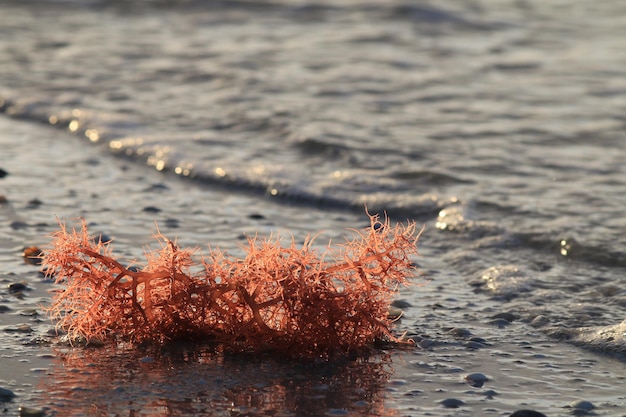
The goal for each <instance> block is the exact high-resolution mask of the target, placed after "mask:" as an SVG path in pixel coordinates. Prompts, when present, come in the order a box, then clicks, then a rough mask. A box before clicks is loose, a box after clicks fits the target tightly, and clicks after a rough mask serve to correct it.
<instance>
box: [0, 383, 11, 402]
mask: <svg viewBox="0 0 626 417" xmlns="http://www.w3.org/2000/svg"><path fill="white" fill-rule="evenodd" d="M13 397H15V394H14V393H13V391H11V390H10V389H6V388H2V387H0V401H2V402H6V401H11V399H12V398H13Z"/></svg>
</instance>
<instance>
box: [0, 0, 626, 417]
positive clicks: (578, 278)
mask: <svg viewBox="0 0 626 417" xmlns="http://www.w3.org/2000/svg"><path fill="white" fill-rule="evenodd" d="M623 8H624V7H623V5H622V4H621V3H620V2H617V1H607V2H602V3H600V4H593V5H591V4H588V3H587V2H583V1H574V2H562V3H559V2H550V3H549V4H544V2H539V1H526V2H521V3H517V4H515V5H511V4H510V3H509V2H500V1H490V2H472V3H471V4H470V3H468V4H458V3H457V2H452V1H450V2H448V1H443V2H437V5H436V6H434V5H430V4H426V3H407V2H401V1H391V2H385V4H384V5H382V4H378V2H376V3H368V2H364V1H342V2H339V1H337V2H330V1H329V2H322V1H318V2H309V3H306V4H302V3H299V2H290V1H287V0H284V1H277V2H271V3H269V2H262V1H258V2H247V3H245V4H244V3H240V2H203V1H188V2H176V3H174V2H150V1H146V2H139V1H137V2H132V3H130V4H129V3H120V2H115V1H97V0H93V1H87V0H85V1H79V0H77V1H26V2H24V1H19V2H18V1H8V2H3V4H2V5H1V6H0V54H1V56H3V57H4V58H5V59H2V60H0V97H1V98H2V100H1V101H2V105H1V106H0V107H1V108H2V110H3V112H4V113H5V115H6V116H8V117H12V118H18V119H21V121H22V122H21V123H17V122H15V121H12V120H10V119H8V118H3V119H1V120H0V121H1V123H2V127H3V130H2V134H0V143H1V144H2V151H1V152H0V168H2V169H4V170H6V171H7V172H8V173H9V175H8V176H6V177H5V178H1V179H0V184H1V185H2V188H1V192H0V194H2V195H4V196H5V197H6V198H7V199H8V201H9V203H8V204H2V206H1V210H2V212H1V214H2V217H1V218H2V222H3V224H2V226H1V227H0V236H1V237H2V240H3V243H2V245H1V246H2V247H1V253H0V256H2V271H1V274H2V275H1V276H0V279H3V280H4V281H6V282H7V283H10V282H19V281H22V280H24V281H26V282H28V283H29V285H30V286H32V287H33V289H31V291H30V292H27V293H25V295H26V298H25V299H24V300H17V299H15V297H13V296H12V295H11V294H9V293H8V292H7V290H5V291H4V292H3V293H1V294H0V297H2V298H1V302H0V304H2V305H6V306H10V308H11V309H12V310H11V311H10V312H8V313H0V325H2V326H15V325H17V324H19V323H21V322H22V321H24V322H28V323H31V321H32V320H35V319H36V318H34V319H33V318H32V317H31V318H29V317H28V316H21V315H20V314H19V313H18V311H21V310H28V309H32V308H36V304H37V303H39V302H40V301H41V300H43V302H45V298H46V297H48V294H47V293H46V290H47V289H49V285H50V284H49V283H46V282H43V281H42V278H41V277H39V276H38V275H37V273H36V272H35V271H36V269H33V267H31V266H28V265H25V264H22V262H21V259H20V256H19V254H20V253H21V249H22V247H23V246H25V245H31V244H37V245H42V244H44V243H45V238H44V237H43V236H45V235H46V234H49V233H51V232H52V231H53V230H54V228H55V222H56V220H55V217H54V216H55V215H56V216H58V217H59V218H61V219H71V218H73V217H76V216H85V217H86V218H87V220H88V221H89V222H90V223H91V224H92V230H94V231H97V232H102V233H106V234H108V235H111V236H114V237H115V239H116V242H119V243H118V245H117V246H116V247H117V248H118V250H120V254H121V255H122V256H127V257H131V258H132V257H140V256H141V255H142V248H141V245H142V244H145V243H147V242H149V241H150V235H151V234H152V233H153V231H154V222H155V220H156V221H158V224H159V227H160V229H161V231H162V232H164V234H166V235H168V236H178V238H179V242H180V243H181V244H183V245H188V246H196V245H200V246H205V245H206V243H208V242H210V243H211V244H213V245H218V246H220V247H222V248H226V249H229V250H232V251H237V250H238V249H237V243H238V242H239V241H240V240H241V237H242V236H244V235H245V234H254V233H257V232H258V233H260V234H269V233H272V232H276V231H281V232H283V233H293V234H294V235H295V237H296V239H303V238H304V237H305V236H306V235H307V234H308V233H316V232H317V231H320V230H322V231H323V234H322V235H321V237H320V241H321V242H322V243H323V242H325V241H327V240H328V239H330V238H332V239H333V240H341V239H342V238H343V237H345V236H346V235H347V234H348V233H347V232H346V231H345V229H346V228H349V227H355V225H356V226H360V225H362V224H365V220H366V219H365V217H364V214H363V205H364V204H367V206H368V207H369V208H370V210H371V211H382V210H386V211H387V212H388V213H389V214H390V215H391V216H393V217H394V218H395V219H397V220H405V219H407V218H408V219H414V220H417V221H418V223H424V224H425V225H426V232H425V233H424V235H423V237H422V239H421V241H420V242H421V243H420V248H421V252H422V254H423V258H422V259H420V261H419V262H420V265H421V266H422V268H423V269H424V275H425V276H426V277H427V278H428V279H431V280H432V281H431V282H430V283H429V284H428V285H426V286H425V287H417V288H416V287H413V288H411V289H408V290H404V291H403V294H402V297H403V298H405V299H406V300H408V301H409V302H410V303H411V304H412V305H413V306H414V307H410V308H408V309H407V310H406V311H405V314H406V317H405V319H404V320H403V322H402V323H401V326H400V330H408V331H410V332H413V333H415V336H416V337H418V338H420V340H422V338H425V339H426V340H430V339H432V340H433V343H434V344H433V345H432V347H430V345H429V343H430V342H424V343H425V345H428V346H429V347H428V348H427V349H426V350H423V351H422V350H416V351H412V352H410V353H406V352H405V353H404V354H403V355H398V356H396V354H394V358H393V360H392V362H393V365H392V368H393V376H390V377H389V378H391V380H390V381H387V382H385V383H384V384H383V385H384V386H385V388H382V393H377V394H376V395H373V394H372V395H373V396H372V398H374V399H373V400H372V403H373V402H376V401H379V400H380V401H384V403H385V404H386V405H385V409H384V410H385V411H384V412H385V413H391V414H393V413H400V414H403V413H404V414H410V413H412V412H416V413H417V412H429V413H433V414H434V415H445V414H446V413H448V414H452V413H453V411H451V410H447V409H442V408H441V407H439V405H438V401H439V400H442V399H445V397H446V396H455V395H456V396H458V397H461V396H464V397H468V398H469V399H468V398H462V399H463V400H464V401H466V402H467V403H468V404H471V406H465V407H461V408H460V409H459V410H460V411H458V412H459V413H467V412H468V410H472V411H473V412H476V410H479V409H481V410H482V411H481V412H483V413H494V414H498V413H500V414H502V413H503V412H504V411H512V410H514V409H516V408H521V404H522V403H524V401H528V402H529V403H530V405H531V406H532V407H535V406H536V408H542V409H543V410H552V411H553V412H554V413H557V414H558V413H559V412H561V413H567V412H568V410H566V409H561V407H562V406H563V405H567V403H568V402H569V401H573V400H575V399H576V398H578V397H585V398H587V399H588V400H590V401H593V402H594V403H596V402H597V403H598V404H600V403H602V404H604V408H602V409H600V410H599V411H598V413H600V414H602V413H605V415H615V414H616V413H619V412H623V410H622V409H623V408H624V407H626V406H625V405H624V398H623V396H620V394H619V391H618V390H617V388H616V387H615V386H613V387H611V384H612V382H611V381H616V380H618V378H620V377H621V375H623V358H624V354H625V353H626V344H625V343H624V335H623V330H622V329H623V326H619V324H620V323H622V321H623V320H624V318H625V315H624V309H625V306H626V296H625V293H624V290H623V279H624V278H623V276H624V267H625V266H626V255H624V253H625V249H626V240H625V239H624V233H623V230H624V227H625V226H626V220H625V217H624V211H623V207H624V205H625V203H626V201H625V197H624V196H625V195H626V194H625V193H624V189H625V186H626V183H625V182H626V180H625V178H626V176H625V174H626V173H625V172H624V171H625V168H624V166H625V164H624V162H625V161H626V151H625V150H624V146H623V143H624V139H625V138H624V135H625V134H624V131H625V130H624V120H625V119H624V116H623V114H624V108H625V106H626V89H625V87H626V84H625V83H624V79H626V77H625V75H626V74H625V72H626V70H624V68H626V67H625V66H624V62H625V61H626V55H625V53H624V52H623V48H621V47H620V46H621V43H622V39H624V36H625V35H626V33H624V32H626V29H625V28H626V25H625V24H624V23H626V22H625V19H626V18H625V17H624V16H626V14H624V13H623V12H624V10H623ZM55 128H56V130H55ZM109 154H113V155H116V156H121V158H113V157H111V156H109ZM176 177H178V178H176ZM78 179H80V181H79V180H78ZM34 199H39V200H40V201H41V202H43V204H36V203H33V201H34ZM159 210H160V211H159ZM11 273H14V274H16V275H10V274H11ZM40 299H41V300H40ZM498 313H509V315H508V316H506V317H507V318H509V319H511V320H512V321H510V320H509V322H510V324H506V323H504V324H503V323H502V322H501V323H500V324H501V326H499V325H497V324H487V323H490V322H493V320H495V319H493V318H491V317H492V316H493V315H496V314H498ZM34 323H35V324H34V327H33V329H34V330H33V332H31V333H25V334H22V333H19V332H11V331H9V332H4V333H3V334H2V338H3V344H4V340H6V341H7V343H8V345H7V346H9V348H7V349H8V350H7V353H6V355H4V356H5V358H2V361H3V362H2V369H9V368H8V366H9V364H10V367H11V369H20V370H19V374H20V375H29V376H28V377H24V378H23V377H18V378H14V379H11V378H10V377H8V376H5V375H3V373H2V372H0V381H5V385H6V381H11V380H14V381H18V382H16V383H17V384H18V385H20V384H31V385H32V386H35V385H36V383H33V382H32V381H33V380H38V379H39V376H40V373H38V372H35V373H33V372H30V371H29V370H30V368H29V367H28V366H30V365H28V363H23V364H22V365H20V364H19V362H17V364H16V362H15V361H16V358H17V357H23V355H31V356H30V357H31V359H30V360H32V361H34V362H37V366H35V367H31V368H37V369H38V368H40V366H39V362H42V363H43V365H41V367H44V368H45V367H47V366H48V365H47V364H49V362H50V361H51V359H50V358H49V357H47V355H48V353H49V351H48V348H43V347H39V346H31V347H27V348H24V349H22V348H20V349H17V347H16V346H21V345H22V344H24V343H25V344H26V346H29V343H30V342H31V341H32V340H35V339H36V338H37V337H43V338H48V336H47V335H46V332H47V330H48V328H49V327H48V326H49V325H48V324H47V323H45V322H42V323H36V322H34ZM447 327H456V328H467V329H471V331H472V332H473V333H475V334H476V337H481V338H484V339H486V340H487V341H490V344H489V345H486V346H487V347H486V348H481V349H478V350H476V351H474V350H467V346H466V345H464V343H465V344H467V343H469V342H468V340H466V339H463V338H457V337H455V336H454V335H453V334H449V333H447V330H446V328H447ZM426 335H427V336H429V337H426ZM46 340H48V339H46ZM51 340H54V338H51ZM564 341H569V342H572V343H574V344H576V345H579V346H582V347H583V348H587V349H588V350H582V351H581V350H578V349H577V348H575V347H572V346H571V345H570V344H565V343H564ZM591 351H600V352H602V353H603V354H605V355H606V356H595V354H593V353H589V352H591ZM531 352H532V353H531ZM536 352H538V353H536ZM20 355H22V356H20ZM41 355H44V356H43V357H42V356H41ZM55 355H56V358H57V359H54V361H56V362H57V363H59V361H60V360H61V359H59V358H61V357H63V355H62V354H55ZM113 355H114V354H113ZM535 355H543V357H535ZM105 356H106V355H105ZM400 358H404V359H400ZM524 358H526V359H524ZM612 358H615V359H616V360H618V362H614V360H615V359H612ZM7 359H8V362H7ZM18 361H19V359H18ZM403 361H404V362H403ZM411 361H418V362H420V361H421V362H424V363H426V364H427V366H426V365H425V366H422V365H415V363H417V362H411ZM518 361H521V362H522V363H519V362H518ZM620 361H621V362H620ZM87 362H89V361H87ZM131 362H132V361H129V363H131ZM448 362H451V363H452V364H450V365H449V366H450V367H451V368H455V367H456V368H462V369H463V370H462V371H458V370H449V369H448V368H447V366H448V365H446V366H444V364H447V363H448ZM5 363H8V364H7V365H6V366H5ZM191 363H192V364H194V365H190V366H191V367H192V368H193V367H194V366H196V365H195V363H196V362H195V359H194V360H193V361H192V362H191ZM473 364H479V365H478V367H479V368H480V369H474V365H473ZM101 365H102V364H101ZM58 366H59V365H57V366H55V369H57V367H58ZM75 366H79V365H75ZM96 366H100V365H96ZM133 366H139V365H137V364H136V363H135V364H134V365H133ZM142 366H143V365H142ZM154 366H155V367H156V368H159V367H166V366H167V365H166V364H165V363H163V362H160V361H157V363H156V364H155V365H154ZM470 368H472V369H470ZM141 369H144V368H141ZM163 369H165V368H163ZM415 369H417V371H415ZM547 369H550V371H547ZM559 370H562V372H561V371H559ZM466 371H467V373H470V372H475V371H476V372H483V373H485V374H492V375H493V380H494V381H495V382H497V385H498V387H499V388H494V389H495V390H496V391H497V390H498V389H500V390H501V395H498V396H494V398H493V399H486V398H485V397H480V394H476V393H473V394H468V393H467V391H468V390H467V387H468V386H467V384H466V383H465V382H463V378H462V377H463V376H464V375H465V372H466ZM587 371H589V372H590V373H591V376H589V375H587V376H581V374H582V373H585V372H587ZM16 372H17V371H16ZM50 372H51V373H52V376H51V378H52V380H53V381H54V380H55V378H58V381H67V379H64V378H66V377H65V376H63V373H62V372H60V371H58V370H56V371H50ZM59 372H60V373H59ZM181 372H182V371H181ZM211 372H218V371H211ZM548 372H550V374H548ZM429 373H430V374H433V375H435V376H432V377H425V376H424V375H428V374H429ZM569 373H572V376H571V378H570V377H569ZM414 374H415V375H414ZM183 375H184V372H183ZM546 375H551V376H550V377H549V378H548V377H547V376H546ZM179 377H180V378H184V376H179ZM309 377H310V378H313V379H315V378H314V377H313V376H311V375H309ZM394 378H397V379H401V380H402V381H404V382H397V381H396V382H393V380H394ZM428 379H432V381H431V382H428V383H427V384H426V385H424V381H425V380H428ZM27 381H28V382H27ZM281 381H282V380H281ZM522 381H524V382H522ZM573 381H574V382H573ZM283 382H284V381H283ZM283 382H280V381H279V382H276V385H277V386H279V387H282V385H281V384H282V383H283ZM59 383H60V384H64V383H65V382H59ZM94 384H95V382H94ZM525 384H527V385H525ZM577 384H578V385H577ZM425 386H426V387H428V388H424V387H425ZM431 386H437V387H438V388H437V389H444V390H445V391H443V392H437V391H436V389H434V388H433V389H431V388H430V387H431ZM442 387H445V388H442ZM520 387H522V388H520ZM283 388H284V387H283ZM379 388H380V387H379ZM88 389H92V388H88ZM103 389H104V388H103ZM215 389H216V390H217V388H215ZM220 389H221V388H220ZM377 389H378V388H377ZM24 390H25V394H24V398H31V397H29V396H31V395H33V396H32V398H33V400H32V401H33V403H34V402H35V396H34V394H32V392H31V389H30V388H24ZM46 390H47V389H46ZM412 390H422V391H424V393H419V395H418V394H416V395H415V396H411V395H407V396H404V394H406V393H410V392H411V391H412ZM77 391H78V392H81V390H77ZM218 391H219V390H218ZM270 391H271V390H270ZM86 392H91V391H86ZM155 392H156V391H155ZM216 392H217V391H216ZM220 392H221V391H220ZM272 392H273V391H272ZM552 392H557V393H559V395H560V396H559V397H556V396H554V395H548V393H552ZM502 393H504V395H502ZM266 394H267V395H270V394H268V393H266ZM120 395H121V394H120ZM155 395H156V397H158V398H161V397H159V395H161V394H158V395H157V394H155ZM220 395H221V394H220ZM307 395H308V394H307ZM474 395H475V396H476V397H473V396H474ZM87 397H89V394H87ZM156 397H155V398H156ZM348 397H350V396H349V395H348ZM120 398H121V399H120V401H121V404H122V406H121V407H122V408H123V407H124V404H128V401H130V400H128V398H126V397H120ZM177 398H178V397H176V395H173V396H172V399H173V400H176V399H177ZM350 398H352V397H350ZM29 401H30V400H29ZM155 401H156V400H155ZM285 401H286V402H287V400H285ZM289 401H291V400H289ZM346 401H347V400H346ZM358 401H361V400H357V402H358ZM483 403H485V404H483ZM155 404H158V401H157V402H156V403H155ZM350 404H351V403H344V406H345V407H339V406H336V407H335V406H330V405H329V406H327V409H329V410H335V409H336V410H339V409H343V408H346V409H349V410H350V412H353V413H361V414H367V413H373V414H376V413H378V412H380V409H377V408H376V407H374V405H371V404H370V405H368V406H367V407H365V408H363V409H359V408H358V407H357V408H356V409H354V408H353V407H352V405H350ZM416 404H417V405H416ZM246 406H247V405H246ZM155 407H158V405H155ZM272 407H273V409H283V408H285V409H289V407H287V406H278V405H275V406H272ZM272 407H270V408H272ZM411 407H418V408H417V410H419V411H415V410H410V408H411ZM420 407H424V408H420ZM476 407H483V408H476ZM490 407H491V408H493V411H489V410H487V409H489V408H490ZM357 409H358V410H361V411H358V410H357ZM618 409H619V410H620V411H616V410H618ZM355 410H356V411H355ZM372 410H376V411H372ZM224 411H225V409H224ZM300 411H301V410H300ZM300 411H293V410H292V412H297V413H299V412H300ZM80 412H85V411H77V413H80ZM544 412H545V411H544ZM59 413H61V412H59ZM154 413H156V415H159V414H158V412H156V411H155V412H154ZM59 415H64V414H62V413H61V414H59Z"/></svg>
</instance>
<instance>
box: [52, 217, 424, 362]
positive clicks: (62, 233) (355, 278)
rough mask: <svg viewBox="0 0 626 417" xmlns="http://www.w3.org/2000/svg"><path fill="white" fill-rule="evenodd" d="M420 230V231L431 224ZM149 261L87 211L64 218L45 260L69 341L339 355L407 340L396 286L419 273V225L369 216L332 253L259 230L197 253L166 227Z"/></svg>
mask: <svg viewBox="0 0 626 417" xmlns="http://www.w3.org/2000/svg"><path fill="white" fill-rule="evenodd" d="M420 233H421V232H420ZM156 238H157V240H158V241H159V242H160V248H159V249H157V250H152V251H151V250H148V251H147V253H146V264H145V266H144V267H143V268H141V269H136V268H130V267H125V266H124V265H123V264H122V263H120V262H119V261H117V260H116V259H115V258H114V256H113V255H112V247H111V245H110V242H101V241H97V240H94V239H93V238H92V237H91V236H89V234H88V232H87V226H86V223H85V221H84V220H82V226H81V227H80V228H79V229H76V228H72V229H71V230H70V229H68V228H67V227H66V226H65V225H64V224H61V225H60V230H59V231H57V232H56V233H54V235H53V241H52V247H51V248H50V250H48V251H46V252H45V256H44V259H43V267H44V270H45V271H47V274H48V275H50V276H54V277H55V280H56V282H57V283H63V284H64V285H65V289H64V290H63V291H59V292H58V293H57V294H55V296H54V298H53V302H52V305H51V307H50V308H49V310H48V313H49V315H50V316H51V317H52V318H53V319H55V320H56V321H57V323H58V325H59V326H60V327H62V328H64V329H65V330H66V331H67V332H68V334H69V336H70V339H74V338H76V337H80V338H85V339H86V340H88V341H89V340H94V339H100V340H104V339H113V340H117V341H126V342H131V343H143V342H153V343H164V342H167V341H170V340H177V339H201V340H212V341H214V342H215V343H217V344H220V345H222V346H223V347H224V349H225V350H227V351H230V352H267V351H270V352H275V353H277V354H281V355H286V356H290V357H331V356H336V355H342V354H349V353H354V352H361V351H365V350H367V349H368V348H370V347H371V346H372V345H373V344H374V342H376V341H380V340H383V341H390V342H400V340H399V339H397V338H396V337H395V336H394V335H393V334H392V332H391V326H392V320H391V319H390V318H389V317H388V311H389V306H390V303H391V300H392V296H393V295H394V294H395V293H396V292H397V289H398V287H399V286H400V285H403V284H406V283H407V282H408V279H409V278H410V277H411V276H412V275H413V274H414V272H415V267H414V266H413V263H412V261H411V260H410V257H411V256H412V255H416V254H417V246H416V244H417V240H418V238H419V233H416V229H415V223H409V224H407V225H402V224H398V225H395V226H391V225H390V223H389V220H388V219H386V220H385V221H380V220H379V218H378V216H370V226H369V227H368V228H366V229H365V230H362V231H355V237H354V239H353V240H351V241H347V242H345V243H344V244H341V245H333V246H331V245H329V247H328V248H327V250H326V251H325V252H323V253H320V252H319V251H317V250H315V249H313V248H312V243H313V242H312V240H311V239H307V240H306V241H305V243H304V244H303V245H302V247H296V245H295V242H293V241H292V243H291V245H290V246H287V247H285V246H282V245H281V244H280V242H279V241H278V239H260V238H257V237H255V238H250V239H248V242H247V245H246V246H244V247H243V249H244V250H245V252H246V256H245V257H244V258H243V259H239V258H235V257H231V256H230V255H227V254H226V253H225V252H222V251H220V250H212V251H211V252H210V253H209V254H208V255H207V256H204V257H199V258H197V257H195V256H194V254H195V249H183V248H180V247H179V246H178V245H177V244H176V242H172V241H170V240H168V239H167V238H166V237H164V236H163V235H161V234H160V233H159V234H157V236H156Z"/></svg>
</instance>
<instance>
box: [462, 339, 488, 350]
mask: <svg viewBox="0 0 626 417" xmlns="http://www.w3.org/2000/svg"><path fill="white" fill-rule="evenodd" d="M463 346H464V347H466V348H468V349H473V350H478V349H482V348H484V347H485V345H484V344H482V343H480V342H474V341H470V342H467V343H463Z"/></svg>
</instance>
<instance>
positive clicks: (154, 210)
mask: <svg viewBox="0 0 626 417" xmlns="http://www.w3.org/2000/svg"><path fill="white" fill-rule="evenodd" d="M143 211H144V212H146V213H160V212H161V209H160V208H158V207H155V206H147V207H144V208H143Z"/></svg>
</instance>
